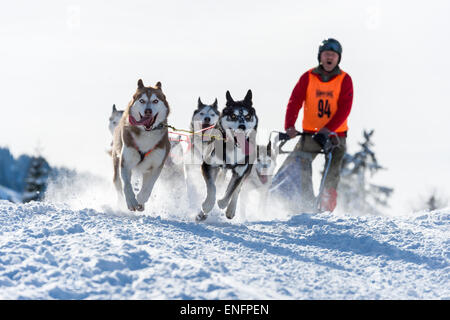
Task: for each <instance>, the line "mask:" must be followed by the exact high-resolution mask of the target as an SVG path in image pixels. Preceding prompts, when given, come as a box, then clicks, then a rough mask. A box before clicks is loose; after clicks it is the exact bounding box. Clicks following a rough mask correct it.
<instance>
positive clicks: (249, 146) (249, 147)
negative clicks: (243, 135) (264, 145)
mask: <svg viewBox="0 0 450 320" xmlns="http://www.w3.org/2000/svg"><path fill="white" fill-rule="evenodd" d="M254 149H255V148H254V146H253V144H252V143H250V142H249V141H248V140H247V139H245V143H244V153H245V155H246V156H248V155H251V154H253V152H254V151H255V150H254Z"/></svg>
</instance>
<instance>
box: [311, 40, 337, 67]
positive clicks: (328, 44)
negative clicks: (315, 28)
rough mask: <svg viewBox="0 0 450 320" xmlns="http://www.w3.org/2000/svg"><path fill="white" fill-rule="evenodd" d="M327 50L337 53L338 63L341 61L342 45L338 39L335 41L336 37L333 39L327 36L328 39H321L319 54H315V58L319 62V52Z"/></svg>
mask: <svg viewBox="0 0 450 320" xmlns="http://www.w3.org/2000/svg"><path fill="white" fill-rule="evenodd" d="M327 50H330V51H334V52H336V53H337V54H338V55H339V61H338V64H339V62H341V56H342V46H341V44H340V43H339V41H337V40H336V39H333V38H328V39H325V40H323V41H322V43H321V44H320V46H319V54H318V55H317V60H319V63H320V54H321V53H322V52H323V51H327Z"/></svg>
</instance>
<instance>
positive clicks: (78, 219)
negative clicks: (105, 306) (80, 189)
mask: <svg viewBox="0 0 450 320" xmlns="http://www.w3.org/2000/svg"><path fill="white" fill-rule="evenodd" d="M96 199H97V200H99V199H98V196H96ZM100 200H101V199H100ZM100 203H101V201H100ZM155 203H156V202H155ZM82 206H83V203H80V202H78V203H77V205H74V204H67V203H65V204H64V203H62V202H51V201H48V202H30V203H27V204H14V203H11V202H8V201H3V200H1V201H0V299H450V281H449V275H450V267H449V258H450V250H449V245H450V237H449V235H450V228H449V226H450V208H446V209H442V210H438V211H433V212H419V213H411V214H410V215H406V216H399V217H391V216H373V215H359V216H355V215H345V214H339V213H321V214H315V215H311V214H297V215H293V216H286V217H278V218H277V217H275V215H273V216H272V217H269V218H267V217H266V218H264V219H259V220H258V219H247V218H245V219H244V218H241V219H240V220H239V219H236V220H231V221H229V220H227V219H226V218H225V217H224V216H223V215H222V214H220V213H219V212H218V211H217V212H216V213H215V214H213V216H211V217H210V218H208V220H206V221H205V222H204V223H196V222H194V219H193V215H195V212H189V211H187V210H186V209H184V207H183V206H182V204H180V206H179V207H176V206H172V207H167V208H162V206H156V205H155V206H153V208H149V207H148V208H147V209H146V211H145V212H144V213H139V214H137V213H129V212H126V211H120V210H115V209H113V207H112V206H110V207H108V206H106V205H102V206H100V207H96V208H93V206H91V207H89V206H86V207H85V208H82ZM150 207H151V206H150ZM236 218H239V217H238V216H236Z"/></svg>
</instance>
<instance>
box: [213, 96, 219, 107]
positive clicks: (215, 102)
mask: <svg viewBox="0 0 450 320" xmlns="http://www.w3.org/2000/svg"><path fill="white" fill-rule="evenodd" d="M212 106H213V108H214V109H217V108H218V103H217V98H216V100H214V103H213V104H212Z"/></svg>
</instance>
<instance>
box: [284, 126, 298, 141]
mask: <svg viewBox="0 0 450 320" xmlns="http://www.w3.org/2000/svg"><path fill="white" fill-rule="evenodd" d="M286 133H287V135H288V136H289V138H290V139H292V138H295V137H296V136H297V134H298V131H297V130H296V129H295V127H289V128H287V129H286Z"/></svg>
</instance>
